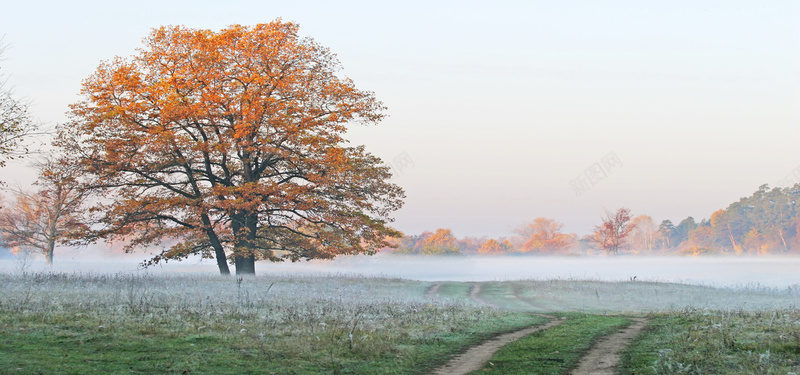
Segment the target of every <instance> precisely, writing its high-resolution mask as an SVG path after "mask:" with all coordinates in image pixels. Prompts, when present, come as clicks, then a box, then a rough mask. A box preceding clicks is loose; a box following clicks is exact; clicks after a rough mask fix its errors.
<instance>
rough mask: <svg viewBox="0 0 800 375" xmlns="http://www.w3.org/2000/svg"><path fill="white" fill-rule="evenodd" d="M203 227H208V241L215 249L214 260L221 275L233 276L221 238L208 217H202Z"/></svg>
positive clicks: (206, 230)
mask: <svg viewBox="0 0 800 375" xmlns="http://www.w3.org/2000/svg"><path fill="white" fill-rule="evenodd" d="M202 220H203V225H205V226H206V229H205V232H206V236H208V241H209V242H211V247H213V248H214V258H215V259H216V260H217V267H218V268H219V274H220V275H223V276H227V275H230V274H231V270H230V269H229V268H228V257H226V256H225V249H224V248H223V247H222V244H221V243H220V242H219V237H217V233H216V232H214V229H212V228H211V219H210V218H209V217H208V215H205V214H203V215H202Z"/></svg>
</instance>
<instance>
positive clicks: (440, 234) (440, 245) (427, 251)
mask: <svg viewBox="0 0 800 375" xmlns="http://www.w3.org/2000/svg"><path fill="white" fill-rule="evenodd" d="M420 247H421V251H420V254H423V255H456V254H460V253H461V251H460V250H459V249H458V241H457V240H456V238H455V237H454V236H453V232H452V231H451V230H450V229H443V228H439V229H437V230H436V231H435V232H433V234H431V235H430V236H428V237H427V238H425V239H424V240H422V243H421V246H420Z"/></svg>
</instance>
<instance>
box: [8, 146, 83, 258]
mask: <svg viewBox="0 0 800 375" xmlns="http://www.w3.org/2000/svg"><path fill="white" fill-rule="evenodd" d="M37 167H38V168H39V170H40V174H39V180H38V181H37V182H36V183H35V185H38V186H39V187H40V189H39V190H38V191H36V192H27V191H22V190H16V191H15V196H16V197H15V199H14V200H13V201H11V202H10V204H8V205H7V207H3V208H2V209H0V244H3V245H4V246H8V247H10V248H12V251H14V250H16V251H20V250H23V251H27V250H33V251H35V252H38V253H41V254H43V255H44V257H45V260H46V262H47V266H48V267H52V266H53V253H54V250H55V247H56V245H58V244H70V245H71V244H74V241H73V240H72V237H74V236H76V235H78V234H82V233H84V232H85V231H86V230H87V229H88V227H87V226H86V224H85V223H84V217H83V208H82V204H83V201H84V199H85V198H86V192H85V191H84V190H83V189H82V188H81V186H80V183H79V181H78V179H77V177H78V176H77V170H76V169H75V168H72V167H71V166H69V165H64V164H60V163H58V162H55V161H53V160H50V161H46V162H42V163H39V164H38V165H37Z"/></svg>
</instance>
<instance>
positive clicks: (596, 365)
mask: <svg viewBox="0 0 800 375" xmlns="http://www.w3.org/2000/svg"><path fill="white" fill-rule="evenodd" d="M631 320H633V321H634V323H633V324H631V325H630V326H628V327H627V328H625V329H623V330H621V331H619V332H617V333H615V334H612V335H609V336H606V337H604V338H602V339H600V341H598V342H597V344H595V345H594V347H592V348H591V349H590V350H589V352H588V353H586V355H584V356H583V358H581V360H580V362H578V367H577V368H576V369H575V370H574V371H572V373H571V374H572V375H613V374H614V373H615V371H616V369H617V365H618V364H619V360H620V352H622V350H624V349H625V348H627V347H628V345H630V343H631V341H632V340H633V339H634V338H636V336H638V335H639V333H641V332H642V330H643V329H644V328H645V327H646V326H647V319H645V318H631Z"/></svg>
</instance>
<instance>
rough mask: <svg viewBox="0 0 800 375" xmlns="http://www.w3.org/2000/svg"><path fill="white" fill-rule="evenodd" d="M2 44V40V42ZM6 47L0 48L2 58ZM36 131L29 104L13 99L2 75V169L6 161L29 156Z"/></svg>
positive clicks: (0, 115) (0, 148)
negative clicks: (30, 139)
mask: <svg viewBox="0 0 800 375" xmlns="http://www.w3.org/2000/svg"><path fill="white" fill-rule="evenodd" d="M0 42H2V40H0ZM3 50H5V47H3V46H0V56H2V54H3ZM35 131H36V125H35V123H34V121H33V120H32V119H31V117H30V115H29V114H28V104H27V103H25V102H23V101H20V100H17V99H15V98H14V97H13V95H12V92H11V89H10V88H8V87H6V81H5V80H4V79H3V77H2V75H0V167H3V166H5V164H6V161H7V160H10V159H15V158H17V157H19V156H21V155H24V154H27V152H28V149H27V147H26V143H25V141H26V139H27V137H28V136H31V135H33V133H34V132H35Z"/></svg>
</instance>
